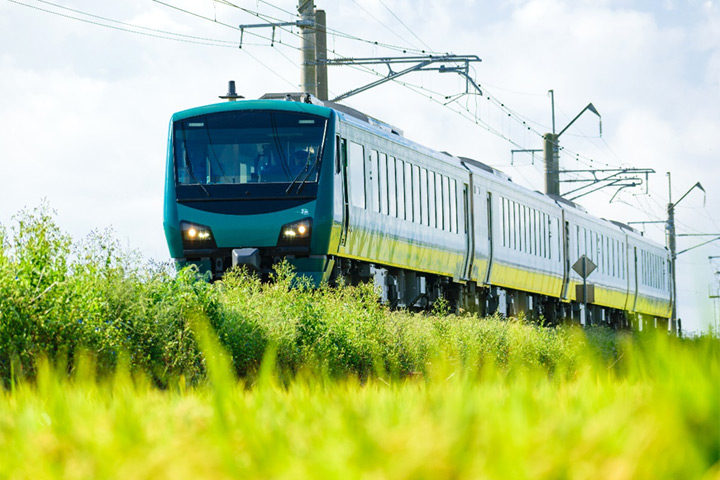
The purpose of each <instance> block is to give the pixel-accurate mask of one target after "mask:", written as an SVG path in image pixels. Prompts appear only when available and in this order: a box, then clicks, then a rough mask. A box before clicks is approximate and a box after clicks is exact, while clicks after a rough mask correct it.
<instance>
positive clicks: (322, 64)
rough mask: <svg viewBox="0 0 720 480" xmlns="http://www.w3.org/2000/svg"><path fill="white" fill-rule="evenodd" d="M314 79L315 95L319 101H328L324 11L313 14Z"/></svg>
mask: <svg viewBox="0 0 720 480" xmlns="http://www.w3.org/2000/svg"><path fill="white" fill-rule="evenodd" d="M315 57H316V60H317V66H316V67H315V68H316V70H315V78H316V79H317V94H316V95H315V96H316V97H317V98H319V99H320V100H327V99H328V74H327V29H326V18H325V10H317V11H316V12H315Z"/></svg>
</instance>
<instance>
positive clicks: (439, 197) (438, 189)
mask: <svg viewBox="0 0 720 480" xmlns="http://www.w3.org/2000/svg"><path fill="white" fill-rule="evenodd" d="M435 202H436V203H437V228H439V229H440V230H442V229H444V228H445V227H444V225H445V216H444V215H443V212H444V207H443V202H444V198H443V189H442V175H440V174H439V173H438V174H435Z"/></svg>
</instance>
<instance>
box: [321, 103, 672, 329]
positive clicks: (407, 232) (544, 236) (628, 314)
mask: <svg viewBox="0 0 720 480" xmlns="http://www.w3.org/2000/svg"><path fill="white" fill-rule="evenodd" d="M329 107H330V108H333V106H332V105H329ZM335 107H336V108H337V106H335ZM343 109H344V110H345V113H342V112H338V115H337V122H338V126H337V130H336V131H337V138H336V154H337V158H336V162H337V168H336V170H335V181H334V183H333V185H334V190H335V192H334V195H333V198H334V199H335V204H334V209H333V235H332V241H331V242H330V245H329V246H330V249H329V250H330V251H332V256H333V257H334V260H335V262H334V263H335V264H334V268H333V271H332V272H331V273H330V277H329V279H331V280H335V279H337V278H339V277H344V279H345V281H346V282H349V283H356V282H359V281H367V280H370V279H372V280H373V281H374V282H375V284H376V285H377V287H378V288H379V290H380V292H381V294H382V297H383V300H384V301H386V302H388V303H390V304H391V305H393V306H401V307H413V308H422V307H427V306H429V305H431V304H432V303H433V302H434V301H435V300H437V299H438V298H440V297H445V298H447V299H449V300H451V302H452V303H453V304H454V305H456V306H457V307H458V308H461V309H464V310H469V311H477V312H479V313H481V314H492V313H494V312H499V313H501V314H503V315H507V316H512V315H518V314H519V313H520V312H524V313H525V314H526V315H530V316H534V317H540V316H542V317H543V318H544V319H545V320H546V321H547V322H549V323H555V322H559V321H562V320H567V319H572V320H574V321H577V322H582V323H585V324H605V325H608V326H612V327H615V328H629V327H631V326H637V325H638V324H639V323H640V322H642V323H643V325H644V326H645V327H648V326H656V327H658V328H667V320H668V318H669V317H670V313H671V300H672V299H671V292H672V288H671V284H670V282H671V275H670V272H669V269H670V265H671V264H670V257H669V252H668V251H667V249H665V248H664V247H663V246H661V245H658V244H656V243H654V242H652V241H650V240H648V239H646V238H645V237H643V236H642V235H641V234H640V233H639V232H637V231H636V230H634V229H632V228H631V227H629V226H627V225H623V224H621V223H619V222H613V221H608V220H604V219H599V218H595V217H593V216H591V215H589V214H588V213H587V212H586V211H585V210H584V209H583V208H582V207H580V206H579V205H575V204H573V203H571V202H568V201H566V200H564V199H562V198H561V197H552V196H548V195H544V194H542V193H539V192H535V191H531V190H528V189H526V188H523V187H521V186H519V185H517V184H515V183H513V182H512V180H511V179H510V177H508V176H507V175H505V174H503V173H502V172H500V171H497V170H495V169H493V168H491V167H489V166H487V165H485V164H483V163H482V162H480V161H477V160H473V159H470V158H465V157H456V156H453V155H450V154H448V153H445V152H442V153H441V152H437V151H433V150H431V149H428V148H427V147H424V146H421V145H419V144H417V143H414V142H411V141H409V140H407V139H406V138H404V136H403V135H402V133H401V132H400V131H399V130H398V129H396V128H393V127H391V126H387V125H384V124H382V123H380V122H377V121H374V120H373V119H371V118H368V117H366V116H364V115H362V114H357V113H356V112H353V111H350V110H348V109H347V108H346V107H343ZM582 255H585V256H587V258H589V259H590V260H591V261H592V262H593V263H594V264H595V265H597V269H596V270H595V271H594V272H593V273H592V274H591V275H590V276H589V278H588V283H589V284H590V285H591V286H592V290H593V291H594V299H592V300H591V302H590V304H589V305H588V306H587V312H586V313H583V310H584V305H583V303H582V302H580V301H579V300H580V298H579V297H578V295H579V292H581V291H582V290H581V289H579V288H578V287H580V286H582V283H583V281H582V279H581V277H580V275H578V274H577V273H576V272H575V271H574V270H573V269H572V265H573V264H574V263H575V262H576V261H577V260H578V259H579V258H580V257H581V256H582Z"/></svg>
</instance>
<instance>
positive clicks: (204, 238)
mask: <svg viewBox="0 0 720 480" xmlns="http://www.w3.org/2000/svg"><path fill="white" fill-rule="evenodd" d="M180 231H181V232H182V240H183V246H184V247H185V248H188V249H193V248H215V239H214V238H213V234H212V230H210V227H207V226H205V225H198V224H197V223H190V222H186V221H182V222H180Z"/></svg>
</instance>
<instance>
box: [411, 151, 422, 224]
mask: <svg viewBox="0 0 720 480" xmlns="http://www.w3.org/2000/svg"><path fill="white" fill-rule="evenodd" d="M412 186H413V221H414V222H415V223H422V217H421V216H420V215H421V213H420V210H421V209H420V167H418V166H417V165H413V167H412Z"/></svg>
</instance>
